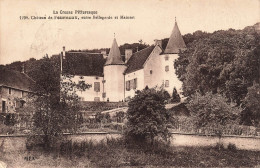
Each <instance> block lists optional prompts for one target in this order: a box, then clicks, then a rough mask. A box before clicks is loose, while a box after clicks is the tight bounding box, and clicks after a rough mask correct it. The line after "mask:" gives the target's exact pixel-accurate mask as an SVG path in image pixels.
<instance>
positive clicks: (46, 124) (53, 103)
mask: <svg viewBox="0 0 260 168" xmlns="http://www.w3.org/2000/svg"><path fill="white" fill-rule="evenodd" d="M34 73H35V74H37V78H35V85H34V86H33V91H34V94H33V95H32V96H31V98H32V101H33V103H34V106H35V113H34V116H33V120H34V129H33V133H34V135H35V134H36V135H43V136H40V137H41V141H42V143H43V144H44V145H45V149H50V148H51V147H53V146H54V145H55V143H56V141H57V140H58V139H61V138H62V135H63V133H64V132H67V131H69V132H75V131H76V130H77V128H78V122H77V121H78V120H79V119H80V113H79V110H80V106H79V97H78V96H77V94H76V90H77V89H79V88H78V87H79V86H78V84H76V83H75V82H72V80H71V78H72V76H70V75H65V74H63V76H62V78H61V76H60V69H59V65H58V64H56V63H55V62H54V61H52V60H51V59H50V58H48V57H44V58H43V59H42V62H41V64H39V66H37V67H36V68H35V69H34ZM88 87H89V85H87V84H86V85H84V86H83V85H82V84H81V85H80V88H82V89H83V90H84V89H87V88H88Z"/></svg>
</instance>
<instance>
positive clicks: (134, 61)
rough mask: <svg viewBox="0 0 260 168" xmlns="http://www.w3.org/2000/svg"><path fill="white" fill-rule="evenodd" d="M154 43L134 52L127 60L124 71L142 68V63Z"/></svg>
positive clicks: (128, 71)
mask: <svg viewBox="0 0 260 168" xmlns="http://www.w3.org/2000/svg"><path fill="white" fill-rule="evenodd" d="M154 48H155V46H154V45H152V46H150V47H147V48H145V49H143V50H140V51H138V52H136V53H134V54H133V55H132V56H131V57H130V59H129V60H128V62H127V64H126V65H127V68H126V70H125V73H126V74H127V73H131V72H134V71H137V70H139V69H142V68H143V65H144V63H145V62H146V60H147V59H148V57H149V56H150V54H151V53H152V51H153V49H154Z"/></svg>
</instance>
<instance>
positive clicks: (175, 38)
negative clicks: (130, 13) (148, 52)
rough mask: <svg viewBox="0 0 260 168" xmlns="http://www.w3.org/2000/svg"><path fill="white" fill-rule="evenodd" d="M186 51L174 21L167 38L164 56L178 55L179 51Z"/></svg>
mask: <svg viewBox="0 0 260 168" xmlns="http://www.w3.org/2000/svg"><path fill="white" fill-rule="evenodd" d="M183 50H186V44H185V42H184V40H183V38H182V35H181V32H180V30H179V27H178V25H177V22H176V19H175V25H174V27H173V30H172V34H171V36H170V38H169V41H168V44H167V46H166V48H165V51H164V53H165V54H178V53H179V52H180V51H183Z"/></svg>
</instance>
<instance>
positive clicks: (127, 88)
mask: <svg viewBox="0 0 260 168" xmlns="http://www.w3.org/2000/svg"><path fill="white" fill-rule="evenodd" d="M126 90H127V91H129V90H130V81H126Z"/></svg>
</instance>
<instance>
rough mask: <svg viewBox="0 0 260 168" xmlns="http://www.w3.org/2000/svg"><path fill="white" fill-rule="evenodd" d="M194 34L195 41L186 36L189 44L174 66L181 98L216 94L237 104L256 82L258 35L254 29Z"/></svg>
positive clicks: (258, 70) (259, 35) (257, 72)
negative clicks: (207, 93)
mask: <svg viewBox="0 0 260 168" xmlns="http://www.w3.org/2000/svg"><path fill="white" fill-rule="evenodd" d="M197 34H198V38H196V40H193V38H195V37H196V36H193V37H188V36H187V38H188V41H191V42H190V43H189V45H188V48H187V50H186V51H184V52H183V53H180V57H179V58H178V59H177V60H176V61H175V63H174V64H175V69H176V74H177V76H178V78H179V79H180V80H181V81H182V82H183V93H184V95H185V96H188V97H190V96H191V95H192V94H194V93H195V92H199V93H201V94H205V93H206V92H212V93H214V94H215V93H219V94H224V95H225V96H226V97H227V98H228V101H229V102H235V103H236V104H237V105H240V104H241V102H243V100H244V98H245V96H246V94H247V88H248V87H250V86H252V85H253V81H258V82H259V79H260V76H259V74H260V73H259V72H260V69H259V64H260V57H259V54H260V34H259V33H257V32H256V29H255V28H254V26H250V27H247V28H245V29H244V30H233V29H229V30H227V31H223V30H220V31H216V32H214V33H211V34H210V33H208V34H205V33H204V34H203V33H202V32H197ZM189 36H190V35H189Z"/></svg>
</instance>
